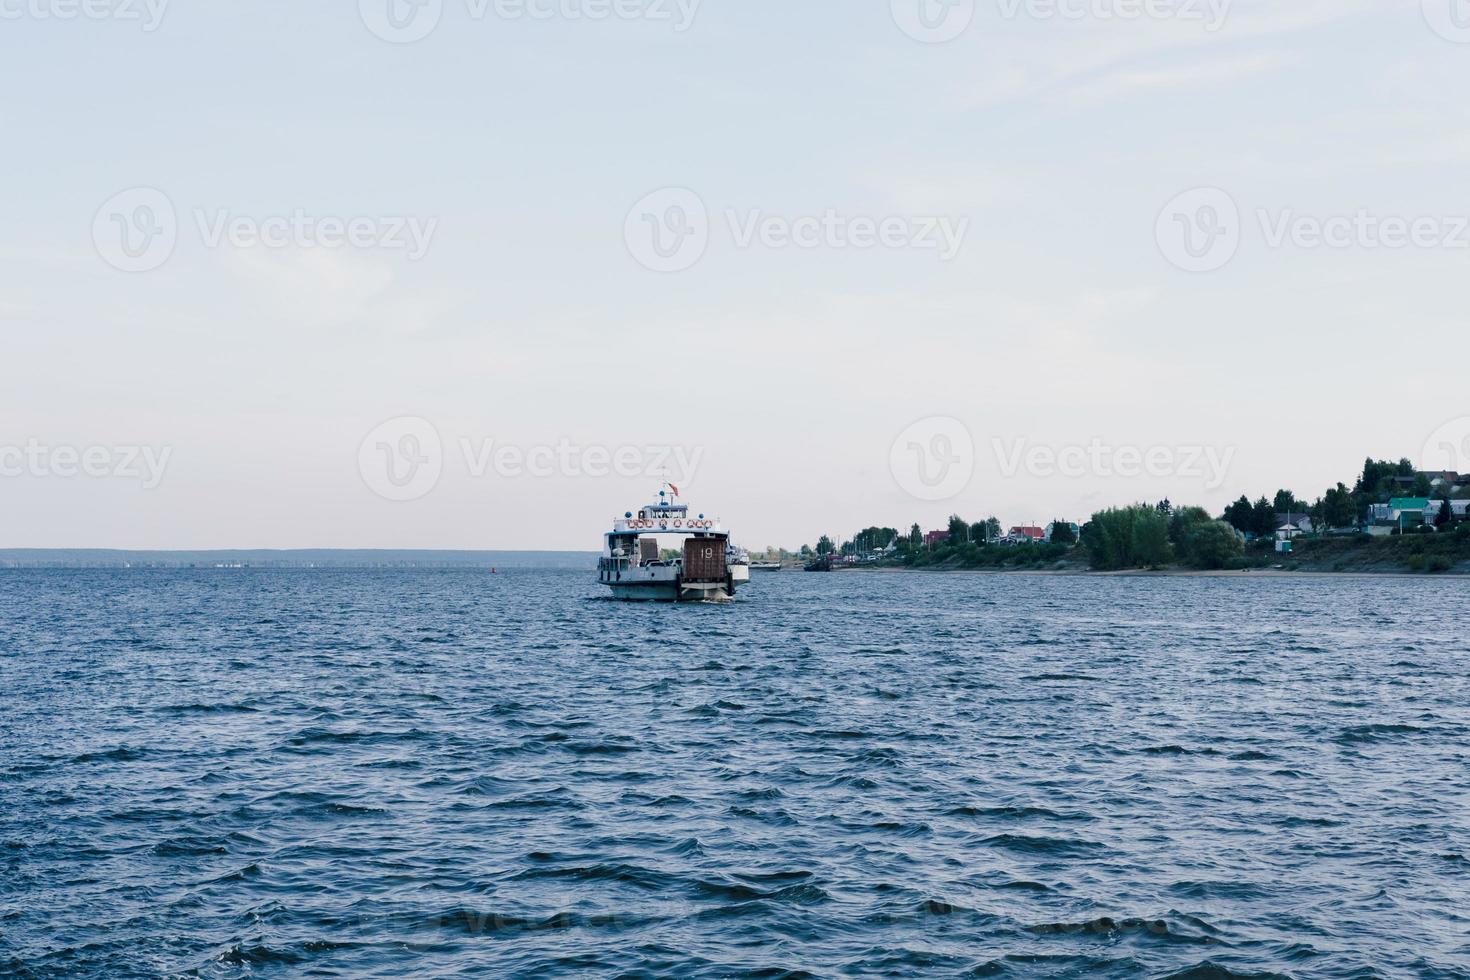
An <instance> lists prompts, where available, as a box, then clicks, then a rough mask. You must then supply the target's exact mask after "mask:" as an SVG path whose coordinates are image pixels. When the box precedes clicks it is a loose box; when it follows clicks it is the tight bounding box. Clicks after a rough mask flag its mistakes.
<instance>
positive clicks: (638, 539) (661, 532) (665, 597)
mask: <svg viewBox="0 0 1470 980" xmlns="http://www.w3.org/2000/svg"><path fill="white" fill-rule="evenodd" d="M665 486H666V487H667V489H665V490H660V491H659V492H658V500H657V501H655V502H654V503H651V504H648V505H647V506H645V507H640V508H639V509H638V510H637V511H631V510H630V511H628V512H627V513H625V514H624V515H623V516H622V517H621V518H619V519H617V520H615V521H614V522H613V528H612V530H611V531H609V532H608V533H607V534H605V535H603V548H602V558H601V560H600V561H598V563H597V581H599V582H601V583H602V584H603V585H606V586H608V587H609V588H611V589H612V594H613V598H614V599H626V600H629V601H633V602H712V601H713V602H719V601H723V600H728V599H733V598H735V586H736V583H737V578H736V574H735V570H734V568H733V566H732V562H731V559H730V547H731V546H730V533H729V532H728V531H726V530H725V528H724V526H723V525H722V524H721V523H720V521H719V520H718V519H717V518H709V517H706V516H705V515H703V514H695V513H690V510H689V508H688V507H687V506H686V505H684V504H681V503H675V501H676V500H677V499H678V496H679V491H678V488H677V487H675V486H673V485H672V484H665ZM670 491H672V493H673V496H672V497H671V496H670ZM673 542H679V543H680V545H681V547H680V548H679V549H677V550H676V551H674V552H673V553H670V552H666V551H664V550H663V545H664V544H665V543H673ZM745 571H746V574H745V576H744V577H743V579H742V581H744V580H748V579H749V566H745Z"/></svg>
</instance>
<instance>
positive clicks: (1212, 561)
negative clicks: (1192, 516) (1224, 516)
mask: <svg viewBox="0 0 1470 980" xmlns="http://www.w3.org/2000/svg"><path fill="white" fill-rule="evenodd" d="M1244 551H1245V542H1244V540H1242V539H1241V536H1240V532H1239V531H1237V530H1236V529H1235V528H1233V527H1231V526H1230V525H1229V524H1226V523H1225V522H1224V521H1200V522H1197V523H1195V524H1191V525H1190V526H1189V529H1188V530H1187V531H1186V532H1185V534H1184V540H1183V541H1182V542H1180V546H1179V557H1180V558H1181V559H1182V560H1183V561H1184V562H1185V563H1186V564H1188V565H1190V566H1192V567H1194V568H1207V569H1220V568H1225V567H1227V566H1228V565H1229V564H1230V562H1231V560H1232V559H1235V558H1239V557H1240V556H1241V554H1242V553H1243V552H1244Z"/></svg>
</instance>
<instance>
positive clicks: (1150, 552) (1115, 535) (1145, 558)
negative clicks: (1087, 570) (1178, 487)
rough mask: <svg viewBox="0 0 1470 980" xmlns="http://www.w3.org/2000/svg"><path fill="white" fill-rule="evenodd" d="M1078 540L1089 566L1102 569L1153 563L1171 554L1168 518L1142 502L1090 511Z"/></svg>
mask: <svg viewBox="0 0 1470 980" xmlns="http://www.w3.org/2000/svg"><path fill="white" fill-rule="evenodd" d="M1082 544H1083V545H1084V546H1085V547H1086V548H1087V552H1088V557H1089V559H1090V560H1091V562H1092V567H1093V568H1096V569H1102V570H1108V569H1119V568H1146V567H1155V566H1159V565H1164V564H1167V563H1168V562H1169V560H1170V558H1171V557H1172V550H1171V548H1170V546H1169V519H1168V518H1166V517H1165V516H1164V515H1163V514H1161V513H1160V512H1159V510H1158V508H1157V507H1150V506H1148V505H1146V504H1140V505H1138V506H1134V507H1122V508H1112V509H1110V510H1105V511H1101V512H1099V513H1096V514H1093V515H1092V520H1090V521H1088V522H1087V526H1086V527H1084V528H1083V529H1082Z"/></svg>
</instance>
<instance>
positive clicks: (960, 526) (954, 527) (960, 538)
mask: <svg viewBox="0 0 1470 980" xmlns="http://www.w3.org/2000/svg"><path fill="white" fill-rule="evenodd" d="M968 540H970V522H969V521H967V520H965V519H964V518H963V517H961V516H960V515H958V514H951V515H949V543H950V544H963V543H965V542H966V541H968Z"/></svg>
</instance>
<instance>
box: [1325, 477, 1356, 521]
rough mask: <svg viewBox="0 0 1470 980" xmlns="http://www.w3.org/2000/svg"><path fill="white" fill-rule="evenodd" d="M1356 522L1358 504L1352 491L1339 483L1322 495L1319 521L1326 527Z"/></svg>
mask: <svg viewBox="0 0 1470 980" xmlns="http://www.w3.org/2000/svg"><path fill="white" fill-rule="evenodd" d="M1357 522H1358V505H1357V502H1356V501H1355V500H1354V498H1353V492H1352V491H1351V490H1349V489H1348V488H1347V485H1346V484H1343V483H1339V484H1338V485H1337V486H1335V487H1333V488H1332V489H1330V490H1328V491H1327V492H1326V493H1325V494H1323V495H1322V517H1321V518H1320V523H1322V524H1325V525H1326V526H1327V527H1352V526H1353V525H1354V524H1356V523H1357Z"/></svg>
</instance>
